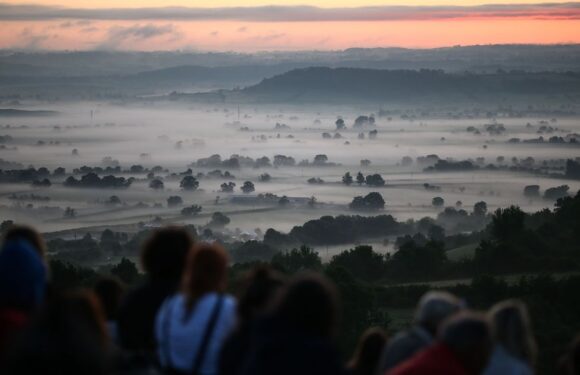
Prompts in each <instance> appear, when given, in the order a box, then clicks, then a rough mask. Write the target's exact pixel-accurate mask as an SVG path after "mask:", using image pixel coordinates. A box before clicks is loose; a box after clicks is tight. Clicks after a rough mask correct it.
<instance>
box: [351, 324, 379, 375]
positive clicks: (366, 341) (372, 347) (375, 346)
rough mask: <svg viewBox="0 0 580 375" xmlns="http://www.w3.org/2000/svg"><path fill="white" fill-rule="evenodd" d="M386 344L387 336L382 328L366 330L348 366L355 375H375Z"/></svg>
mask: <svg viewBox="0 0 580 375" xmlns="http://www.w3.org/2000/svg"><path fill="white" fill-rule="evenodd" d="M386 344H387V334H386V333H385V331H384V330H383V329H382V328H379V327H373V328H369V329H367V330H366V331H365V332H364V333H363V335H362V336H361V337H360V340H359V342H358V345H357V347H356V349H355V351H354V355H353V357H352V359H351V360H350V362H349V366H348V367H350V368H351V369H352V371H353V374H355V375H372V374H375V373H376V370H377V366H378V364H379V360H380V358H381V355H382V353H383V350H384V348H385V345H386Z"/></svg>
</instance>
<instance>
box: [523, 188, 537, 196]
mask: <svg viewBox="0 0 580 375" xmlns="http://www.w3.org/2000/svg"><path fill="white" fill-rule="evenodd" d="M524 195H525V196H526V197H539V196H540V185H527V186H526V187H524Z"/></svg>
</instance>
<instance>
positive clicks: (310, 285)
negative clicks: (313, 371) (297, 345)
mask: <svg viewBox="0 0 580 375" xmlns="http://www.w3.org/2000/svg"><path fill="white" fill-rule="evenodd" d="M276 313H277V315H278V316H279V317H280V318H282V319H283V320H285V321H286V322H287V323H288V324H289V325H290V326H291V327H292V328H293V329H297V330H300V331H302V332H304V333H306V334H311V335H315V336H322V337H331V336H333V335H334V334H335V333H336V326H337V324H338V293H337V291H336V288H335V286H334V284H332V283H331V282H329V281H328V280H327V279H326V278H324V277H323V276H321V275H318V274H314V273H305V274H302V275H299V276H297V277H296V278H294V280H292V281H291V282H290V283H289V284H288V285H287V287H286V288H285V290H284V291H283V293H282V296H281V298H280V301H279V304H278V307H277V309H276Z"/></svg>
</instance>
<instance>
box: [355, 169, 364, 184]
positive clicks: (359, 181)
mask: <svg viewBox="0 0 580 375" xmlns="http://www.w3.org/2000/svg"><path fill="white" fill-rule="evenodd" d="M356 183H357V184H359V185H362V184H364V183H365V176H364V175H363V174H362V173H361V172H358V173H357V174H356Z"/></svg>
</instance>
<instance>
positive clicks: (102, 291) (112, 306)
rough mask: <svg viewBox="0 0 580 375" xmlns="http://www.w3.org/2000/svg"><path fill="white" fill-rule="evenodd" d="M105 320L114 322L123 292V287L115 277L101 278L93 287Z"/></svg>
mask: <svg viewBox="0 0 580 375" xmlns="http://www.w3.org/2000/svg"><path fill="white" fill-rule="evenodd" d="M93 291H94V292H95V295H96V296H97V298H98V299H99V302H100V303H101V307H102V309H103V312H104V314H105V318H106V319H107V320H114V319H115V318H116V317H117V311H118V309H119V305H120V303H121V298H122V297H123V294H124V292H125V286H124V285H123V283H121V281H119V279H117V278H115V277H102V278H100V279H99V280H97V282H96V283H95V286H94V287H93Z"/></svg>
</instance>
